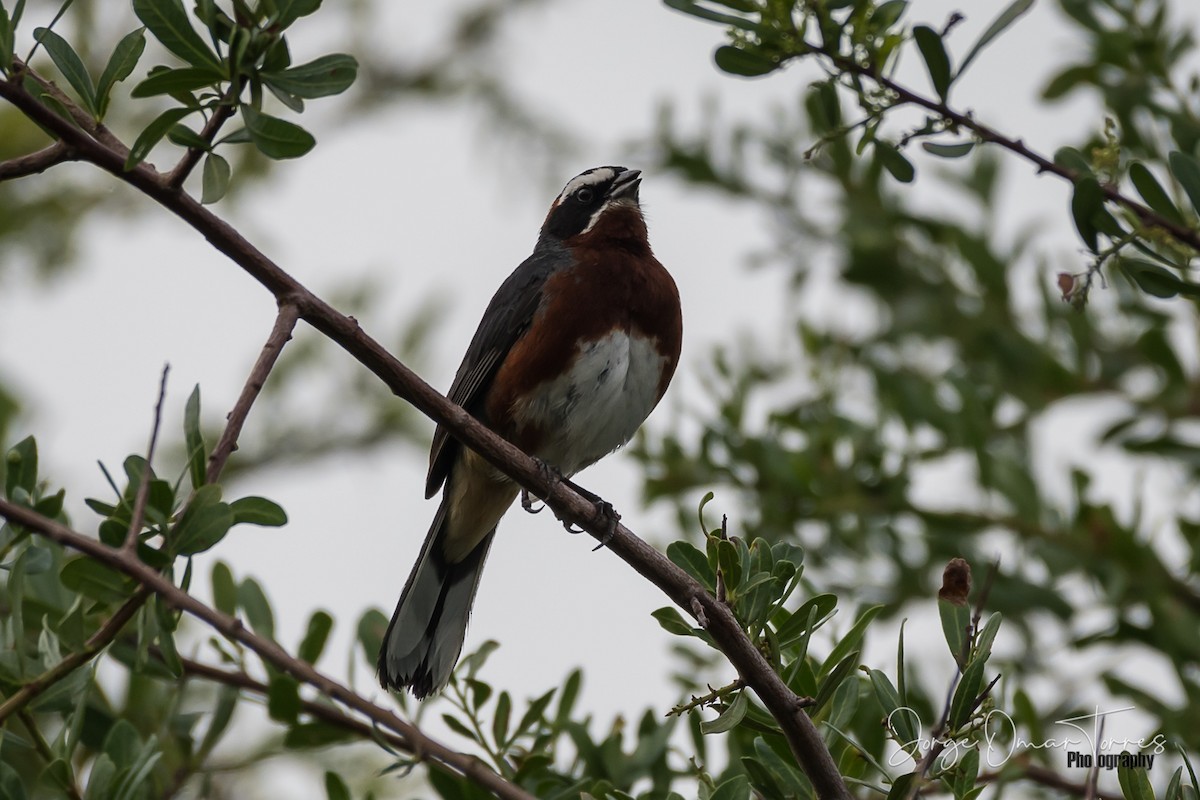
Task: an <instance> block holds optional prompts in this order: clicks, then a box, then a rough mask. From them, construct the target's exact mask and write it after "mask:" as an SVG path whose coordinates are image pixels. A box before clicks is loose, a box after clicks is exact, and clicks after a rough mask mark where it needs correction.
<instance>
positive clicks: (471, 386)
mask: <svg viewBox="0 0 1200 800" xmlns="http://www.w3.org/2000/svg"><path fill="white" fill-rule="evenodd" d="M640 186H641V171H640V170H636V169H626V168H625V167H618V166H603V167H595V168H593V169H589V170H587V171H585V172H583V173H581V174H579V175H577V176H575V177H574V178H572V179H571V180H570V181H568V182H567V184H566V186H565V187H564V188H563V190H562V192H561V193H559V195H558V197H557V198H555V200H554V202H553V204H552V205H551V206H550V211H549V212H548V213H547V215H546V218H545V221H544V222H543V223H542V227H541V231H540V233H539V235H538V239H537V243H536V245H535V246H534V249H533V253H532V255H530V256H529V257H528V258H527V259H525V260H524V261H523V262H522V263H521V264H520V266H518V267H517V268H516V270H514V271H513V273H512V274H511V275H509V276H508V278H507V279H506V280H505V281H504V282H503V283H502V284H501V285H500V288H499V289H498V290H497V291H496V293H495V295H494V296H493V297H492V299H491V302H490V303H488V306H487V309H486V310H485V311H484V314H483V317H482V319H481V320H480V322H479V326H478V328H477V329H476V331H475V335H474V336H473V337H472V339H471V343H470V345H469V346H468V347H467V352H466V354H465V355H464V357H463V360H462V364H461V365H460V366H459V368H458V371H457V372H456V373H455V376H454V380H453V382H452V383H451V385H450V390H449V392H448V393H447V397H448V398H449V399H450V400H451V401H452V402H454V403H457V404H458V405H460V406H462V407H463V408H464V409H466V411H467V412H468V413H470V414H471V415H472V416H474V417H475V418H476V419H478V420H479V421H480V422H481V423H483V424H484V425H486V426H487V427H489V428H490V429H491V430H493V431H494V432H495V433H497V434H499V435H500V436H502V437H503V438H505V439H507V440H508V441H509V442H511V443H512V444H514V445H516V446H517V447H518V448H520V449H521V450H523V451H524V452H526V453H528V454H529V455H531V456H533V457H535V458H537V459H539V460H540V462H541V464H542V465H544V466H545V467H547V468H548V469H549V470H551V472H552V474H555V475H556V476H558V477H561V478H563V479H569V478H571V477H572V476H573V475H575V474H576V473H578V472H579V471H580V470H582V469H584V468H585V467H588V466H590V465H591V464H593V463H595V462H596V461H598V460H600V459H601V458H603V457H604V456H606V455H608V454H609V453H611V452H613V451H614V450H616V449H618V448H619V447H621V446H622V445H624V444H626V443H627V442H628V441H629V440H630V439H631V438H632V437H633V435H634V433H635V432H636V431H637V429H638V428H639V427H640V426H641V424H642V423H643V422H644V421H645V419H646V417H647V416H649V414H650V412H651V411H652V410H653V409H654V407H655V406H656V405H658V402H659V400H661V399H662V397H663V394H664V393H665V392H666V390H667V386H668V384H669V383H670V381H671V377H672V376H673V375H674V373H675V367H676V365H677V364H678V363H679V353H680V347H681V343H682V338H683V315H682V309H681V307H680V302H679V291H678V288H677V287H676V285H675V281H674V279H673V278H672V277H671V275H670V273H669V272H667V270H666V269H665V268H664V267H663V266H662V264H661V263H659V261H658V259H656V258H655V256H654V253H653V252H652V251H651V249H650V241H649V237H648V233H647V229H646V221H645V218H644V216H643V213H642V208H641V203H640V199H639V188H640ZM439 489H440V490H441V492H442V497H441V503H440V505H439V506H438V510H437V513H436V514H435V515H434V517H433V522H432V524H431V525H430V527H429V533H428V535H427V536H426V538H425V542H424V544H423V545H422V546H421V552H420V555H419V556H418V558H417V561H416V564H415V565H414V566H413V568H412V572H411V574H410V575H409V577H408V581H407V583H406V584H405V586H404V590H403V592H402V593H401V595H400V600H399V602H398V603H397V604H396V610H395V613H394V614H393V615H392V619H391V622H390V623H389V625H388V628H387V633H386V634H385V636H384V639H383V643H382V646H381V647H380V652H379V664H378V675H379V681H380V684H381V685H382V686H383V688H384V689H388V690H390V689H396V690H403V689H407V690H408V691H410V692H411V693H412V694H413V696H415V697H416V698H418V699H423V698H425V697H428V696H429V695H431V694H435V693H437V692H439V691H441V690H442V689H443V688H445V686H446V685H447V684H448V683H449V681H450V677H451V674H452V673H453V671H454V666H455V664H456V663H457V661H458V657H459V654H460V653H461V652H462V646H463V641H464V640H465V638H466V630H467V622H468V618H469V616H470V613H471V606H472V604H473V603H474V600H475V593H476V590H477V589H478V588H479V578H480V575H481V574H482V571H483V565H484V562H485V561H486V559H487V555H488V550H489V549H490V548H491V546H492V539H493V538H494V536H495V534H496V527H497V525H498V523H499V522H500V518H501V517H502V516H503V515H504V513H505V512H506V511H507V510H508V509H509V507H510V506H511V505H512V503H513V500H515V499H516V497H517V495H518V494H519V493H520V486H519V485H518V484H517V483H515V482H514V481H513V480H512V479H510V478H508V477H507V476H505V475H504V474H503V473H502V472H500V471H499V470H498V469H496V468H495V467H494V466H492V465H491V464H489V463H488V462H487V461H486V460H484V458H483V457H482V456H480V455H479V454H477V453H475V452H474V451H473V450H471V449H470V448H468V447H465V446H464V445H462V444H461V443H459V442H458V441H457V440H456V439H455V438H454V437H453V436H452V435H451V434H450V432H449V431H448V430H447V429H446V428H445V427H443V426H440V425H439V426H438V428H437V429H436V431H435V432H434V435H433V442H432V445H431V447H430V453H429V472H428V475H427V477H426V482H425V496H426V498H430V497H432V496H433V495H434V494H436V493H437V492H438V490H439ZM590 499H592V500H594V501H597V500H598V498H596V497H595V496H591V497H590ZM527 510H528V507H527ZM609 510H610V511H611V507H609ZM614 524H615V523H614Z"/></svg>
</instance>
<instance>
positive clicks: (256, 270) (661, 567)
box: [0, 81, 851, 800]
mask: <svg viewBox="0 0 1200 800" xmlns="http://www.w3.org/2000/svg"><path fill="white" fill-rule="evenodd" d="M0 97H4V98H5V99H6V100H8V101H9V102H11V103H12V104H13V105H15V106H16V107H17V108H19V109H20V110H21V111H22V112H24V113H25V114H26V115H27V116H29V117H30V118H31V119H33V120H34V121H35V122H37V123H38V124H39V125H42V126H43V127H45V128H46V129H47V130H50V131H53V132H54V134H55V135H57V136H59V137H60V138H62V139H63V140H65V141H66V142H67V143H68V144H69V145H71V146H72V147H75V148H77V150H78V152H79V154H80V157H81V158H82V159H84V160H86V161H89V162H91V163H93V164H95V165H96V166H98V167H100V168H101V169H103V170H105V171H107V172H109V173H111V174H112V175H114V176H115V177H117V178H118V179H120V180H122V181H125V182H126V183H128V184H130V185H131V186H133V187H135V188H137V189H139V190H141V191H142V192H143V193H145V194H146V195H147V196H148V197H150V198H152V199H153V200H155V201H156V202H158V203H160V204H161V205H163V206H164V207H165V208H167V209H168V210H169V211H171V212H172V213H174V214H175V215H177V216H178V217H180V218H181V219H183V220H184V221H185V222H187V223H188V224H189V225H191V226H192V227H193V228H195V229H196V230H197V231H198V232H200V233H201V234H202V235H203V236H204V237H205V238H206V239H208V241H209V242H210V243H211V244H212V245H213V247H215V248H216V249H217V250H218V251H220V252H222V253H224V254H225V255H227V256H228V257H229V258H230V259H231V260H232V261H233V262H234V263H236V264H237V265H238V266H239V267H241V268H242V269H243V270H244V271H245V272H246V273H248V274H249V275H250V276H251V277H253V278H254V279H255V280H257V281H258V282H259V283H261V284H262V285H263V286H264V287H266V288H267V290H268V291H270V292H271V293H272V294H274V295H275V297H276V298H289V299H290V300H291V301H292V302H295V304H296V305H297V307H298V308H299V310H300V316H301V317H302V318H303V319H304V320H305V321H306V322H308V323H309V324H310V325H312V326H313V327H315V328H316V329H317V330H319V331H320V332H321V333H323V334H325V335H326V336H327V337H328V338H329V339H331V340H332V341H333V342H335V343H336V344H338V345H339V346H340V347H342V349H344V350H345V351H346V352H347V353H349V354H350V355H351V356H353V357H354V358H355V359H356V360H358V362H359V363H361V364H362V365H363V366H365V367H366V368H367V369H369V370H371V371H372V372H373V373H374V374H375V375H376V376H377V377H378V378H379V379H380V380H382V381H383V382H384V384H385V385H387V386H388V387H389V388H390V389H391V390H392V391H393V392H394V393H395V394H396V395H397V396H399V397H402V398H403V399H405V400H407V401H408V402H409V403H411V404H412V405H413V406H415V407H416V408H417V409H418V410H419V411H421V412H422V413H423V414H425V415H426V416H427V417H429V418H430V419H432V420H433V421H435V422H437V423H439V424H441V425H444V426H446V428H447V429H448V430H450V431H451V432H452V433H453V434H454V436H455V437H456V438H457V439H458V440H459V441H461V442H463V443H464V444H466V445H467V446H468V447H470V448H471V449H473V450H475V451H476V452H478V453H479V454H480V455H482V456H483V457H484V458H485V459H486V460H487V461H488V462H489V463H491V464H492V465H494V466H496V467H497V468H498V469H500V470H501V471H502V472H504V473H505V474H506V475H508V476H509V477H511V478H513V479H514V480H515V481H516V482H517V483H518V484H519V485H520V486H522V487H524V488H526V489H529V490H530V491H532V492H533V493H534V494H535V495H536V496H538V497H542V498H544V499H545V501H546V503H547V505H549V506H550V507H551V508H552V509H553V510H554V512H555V514H556V515H557V516H558V517H559V518H561V519H563V520H565V521H570V522H573V523H575V524H576V525H579V526H580V527H583V528H584V529H585V530H587V531H588V532H589V533H590V534H592V536H594V537H595V538H596V539H597V540H600V541H605V542H606V543H607V547H608V550H609V552H611V553H613V554H615V555H616V556H617V557H619V558H621V559H622V560H623V561H625V562H626V563H627V564H629V565H630V566H631V567H633V569H634V570H636V571H637V572H638V573H639V574H641V575H642V576H643V577H644V578H646V579H647V580H649V581H650V582H651V583H653V584H654V585H655V586H657V587H658V588H659V589H661V590H662V591H663V592H664V593H665V594H666V595H667V596H668V597H670V598H671V600H672V601H673V602H674V603H675V604H676V605H678V606H679V607H680V608H683V609H684V610H686V611H687V612H688V613H690V614H692V615H693V616H694V617H695V618H696V619H697V621H699V622H700V624H701V625H703V626H704V627H705V628H706V629H707V630H708V632H709V634H710V635H711V636H712V637H713V640H714V641H715V642H716V643H717V645H718V647H720V649H721V650H722V652H724V653H725V656H726V658H727V659H729V661H730V663H731V664H733V666H734V667H735V668H736V669H737V671H738V674H739V675H740V676H741V677H742V679H743V680H745V681H746V684H747V686H749V687H751V688H752V689H753V690H754V692H755V694H756V695H758V697H759V699H760V700H761V701H762V702H763V705H764V706H765V707H766V708H767V710H768V711H769V712H770V713H771V715H772V716H773V717H774V718H775V719H776V721H778V722H779V725H780V728H781V730H782V731H783V735H784V737H785V739H786V740H787V742H788V744H789V746H790V748H791V750H792V752H793V753H794V754H795V756H796V759H797V762H798V763H799V764H800V766H801V768H802V769H803V770H804V772H805V774H806V775H807V776H808V778H809V780H810V781H811V782H812V784H813V787H814V789H815V790H816V793H817V796H818V797H821V798H827V799H828V800H849V798H850V797H851V795H850V792H849V789H847V787H846V783H845V781H844V780H843V779H842V776H841V773H840V772H839V770H838V767H837V764H836V763H835V762H834V760H833V756H832V755H831V754H830V752H829V748H828V747H827V746H826V744H825V741H824V739H823V738H822V737H821V734H820V732H819V731H818V730H817V728H816V725H814V724H813V722H812V720H811V719H810V718H809V717H808V715H807V714H806V713H805V712H804V708H803V702H804V701H803V700H802V698H800V697H798V696H797V695H796V694H795V692H793V691H792V690H791V689H790V688H789V687H788V686H787V684H785V683H784V682H783V680H782V678H780V676H779V675H778V674H776V672H775V671H774V669H772V667H771V665H770V664H769V663H768V662H767V660H766V659H765V658H764V657H763V654H762V653H761V652H760V651H759V650H758V648H757V647H755V645H754V643H753V642H752V641H751V640H750V638H749V637H748V636H747V635H746V633H745V631H744V630H743V629H742V627H741V624H740V623H739V622H738V621H737V619H736V618H735V617H734V615H733V613H732V612H731V611H730V610H729V608H728V607H727V606H725V605H724V604H722V603H719V602H717V600H716V598H714V597H713V596H712V595H710V594H709V593H708V592H707V591H706V590H705V589H704V587H702V586H701V585H700V584H699V583H697V582H696V581H695V580H693V579H692V578H691V577H690V576H688V574H687V573H686V572H684V571H683V570H681V569H680V568H679V567H677V566H675V565H674V564H673V563H671V561H669V560H668V559H667V558H666V557H665V556H664V555H663V554H662V553H660V552H659V551H658V550H656V549H654V548H653V547H651V546H650V545H648V544H647V543H646V542H644V541H642V540H641V539H639V538H638V537H637V536H635V535H634V534H633V533H632V532H631V531H630V530H629V529H628V528H626V527H625V526H624V525H621V524H619V523H618V524H617V525H616V526H613V525H612V523H611V518H610V517H609V516H607V515H605V514H604V513H603V512H602V511H601V510H600V509H598V508H597V506H596V504H594V503H592V502H589V501H588V500H586V499H585V498H584V497H582V496H580V495H579V494H578V493H576V492H575V491H573V490H572V489H571V488H570V487H568V486H566V485H565V482H564V481H555V480H551V479H550V478H549V477H548V476H547V475H546V471H545V470H544V469H542V468H541V467H540V465H539V464H538V462H537V461H535V460H534V459H532V458H531V457H530V456H528V455H526V454H525V453H523V452H521V451H520V450H518V449H517V448H516V447H514V446H513V445H512V444H510V443H509V442H507V441H506V440H504V439H502V438H500V437H499V436H497V435H496V434H495V433H493V432H492V431H491V430H489V429H488V428H486V427H484V426H483V425H482V424H481V423H480V422H479V421H478V420H476V419H475V418H474V417H473V416H471V415H470V414H469V413H468V412H467V411H465V410H464V409H463V408H461V407H460V406H457V405H454V404H453V403H451V402H450V401H449V400H447V399H446V398H445V397H444V396H443V395H442V394H441V393H440V392H438V391H437V390H435V389H434V388H433V387H431V386H430V385H429V384H427V383H426V382H425V381H423V380H422V379H421V378H420V377H419V376H417V375H416V373H414V372H413V371H412V370H410V369H409V368H408V367H407V366H405V365H404V364H403V363H401V362H400V361H398V360H397V359H396V358H395V357H394V356H392V354H391V353H390V352H388V350H387V349H386V348H385V347H384V346H383V345H381V344H380V343H379V342H378V341H376V340H375V339H373V338H371V337H370V336H368V335H367V334H366V333H365V332H363V330H362V329H361V328H360V327H359V325H358V322H357V321H356V320H355V319H353V318H352V317H347V316H345V315H344V314H341V313H340V312H338V311H337V310H336V309H334V308H333V307H332V306H330V305H329V304H328V303H326V302H325V301H324V300H322V299H321V298H319V297H317V296H316V295H314V294H313V293H312V292H310V291H309V290H308V289H307V288H305V287H304V286H303V285H302V284H300V283H299V282H298V281H296V280H295V279H294V278H293V277H292V276H291V275H289V274H288V273H286V272H284V271H283V270H282V269H281V268H280V267H279V266H278V265H277V264H275V263H274V262H273V261H272V260H271V259H269V258H268V257H267V256H266V255H264V254H263V253H262V252H261V251H260V250H258V249H257V248H256V247H254V245H252V244H251V243H250V242H249V241H247V240H246V239H245V238H244V237H243V236H242V235H241V234H240V233H238V232H237V231H236V230H235V229H234V228H233V227H231V226H230V225H229V224H228V223H226V222H225V221H223V220H221V219H220V218H218V217H217V216H216V215H214V214H213V213H212V212H211V211H209V210H208V209H207V208H206V207H204V206H203V205H201V204H200V203H199V202H197V201H196V200H195V199H194V198H192V197H190V196H189V195H187V194H186V193H184V192H182V191H180V190H179V189H177V188H173V187H171V186H170V185H169V184H168V183H167V181H166V177H165V176H164V175H163V174H161V173H159V172H157V171H156V170H154V169H153V168H151V167H150V166H149V165H147V164H145V163H143V164H139V165H138V166H136V167H134V168H133V169H132V170H129V171H126V170H125V169H124V160H125V157H124V154H123V153H124V152H125V148H124V146H123V145H122V146H121V147H120V148H119V149H114V148H110V147H107V146H105V144H103V143H102V142H100V141H98V140H97V139H95V138H93V137H92V136H90V135H88V134H87V133H86V132H84V131H83V130H80V129H79V128H76V127H75V126H73V125H71V124H70V123H69V122H67V121H65V120H63V119H62V118H61V117H59V116H58V115H57V114H55V113H54V112H52V111H50V110H49V109H47V108H46V107H44V106H43V105H41V104H40V103H38V102H37V101H36V100H35V99H34V98H32V97H31V96H30V95H29V94H28V93H27V92H26V91H25V90H24V89H23V88H22V87H21V86H20V85H18V84H15V83H14V82H12V81H7V82H3V81H0ZM68 102H69V101H68ZM0 507H7V508H9V509H15V507H13V506H11V505H8V504H4V506H0ZM16 510H17V511H21V512H22V513H28V512H27V511H25V510H22V509H16ZM35 516H36V515H35ZM59 527H60V528H61V526H59ZM64 533H67V534H71V533H72V532H70V531H68V530H66V529H61V530H58V534H59V535H62V534H64ZM72 535H73V536H76V537H77V536H78V535H77V534H72ZM606 537H608V538H606ZM72 541H73V542H75V543H74V544H72V545H71V546H73V547H74V546H75V545H76V544H79V543H80V542H78V541H76V540H75V539H72ZM83 541H86V542H88V543H89V546H98V547H99V548H100V549H93V552H94V553H96V554H97V555H95V556H94V557H98V558H102V559H103V558H104V557H105V555H106V554H104V553H103V551H104V550H105V549H106V548H103V545H98V543H96V542H94V541H92V540H88V539H84V540H83ZM89 554H91V553H89ZM130 566H131V567H132V566H134V565H130ZM136 566H137V568H138V570H139V571H138V573H137V574H136V575H134V576H135V577H137V578H138V579H139V580H142V579H143V577H144V578H145V580H147V581H148V580H151V576H153V580H154V581H155V583H154V584H152V585H153V586H155V587H156V588H155V591H158V588H157V587H158V586H163V588H164V590H167V589H166V587H170V589H172V590H173V589H174V586H173V585H171V584H170V583H167V582H165V581H162V578H161V576H159V575H158V574H157V573H154V572H153V571H152V570H149V568H147V567H145V566H144V565H140V564H139V565H136ZM119 568H122V569H123V567H119ZM127 574H134V573H127ZM176 591H177V590H176ZM183 597H186V598H187V599H188V601H190V602H191V603H195V602H196V601H195V600H194V599H192V598H190V597H188V596H187V595H183ZM200 607H201V608H204V607H203V606H200ZM184 608H185V610H189V611H191V610H192V609H191V608H189V607H187V606H184ZM208 611H211V609H208ZM202 618H204V619H205V621H208V622H209V623H210V624H212V625H213V626H214V627H217V629H218V630H222V631H223V632H225V631H226V628H225V627H222V625H225V624H226V623H225V622H224V620H221V619H219V618H216V619H209V618H208V617H202ZM230 619H232V618H225V620H230ZM229 633H230V634H231V635H232V634H234V633H242V634H243V635H244V634H245V632H244V631H240V626H239V629H238V630H230V631H229ZM239 641H240V639H239ZM267 646H269V647H270V648H274V649H273V650H271V651H270V652H271V656H272V658H277V659H280V660H281V661H282V662H283V663H288V659H289V658H290V657H289V656H288V655H287V653H286V652H285V651H283V650H282V649H280V648H279V647H278V645H275V644H274V643H273V642H272V643H267ZM277 666H278V664H277ZM281 668H282V667H281ZM306 675H307V677H305V678H303V680H306V681H309V680H310V679H311V680H316V681H319V683H314V685H316V686H317V687H318V688H319V689H325V688H329V689H330V691H334V690H339V689H340V690H341V696H339V697H338V699H339V700H342V701H343V702H347V704H352V703H353V702H354V701H358V702H363V703H365V702H366V701H363V700H362V699H361V698H359V697H358V696H357V695H354V694H353V693H349V692H348V690H345V689H342V687H340V686H338V685H337V684H333V683H332V681H329V679H328V678H324V677H323V676H319V675H318V674H317V673H315V672H310V673H306ZM347 695H348V696H347ZM343 697H344V698H345V699H344V700H343ZM367 705H368V707H369V708H370V709H373V710H375V711H379V709H378V708H377V707H375V706H370V704H367ZM360 710H361V709H360ZM364 713H365V712H364ZM389 716H391V715H389ZM392 718H393V719H394V717H392ZM396 721H397V722H399V721H398V720H396ZM401 724H402V723H401Z"/></svg>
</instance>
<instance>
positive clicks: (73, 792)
mask: <svg viewBox="0 0 1200 800" xmlns="http://www.w3.org/2000/svg"><path fill="white" fill-rule="evenodd" d="M17 717H18V718H20V720H21V724H23V725H24V726H25V730H26V732H27V733H28V734H29V738H30V739H31V740H32V741H33V749H34V750H37V751H38V755H40V756H41V757H42V759H43V760H44V761H45V762H46V763H47V764H52V763H53V762H54V761H55V760H56V759H57V758H58V757H57V756H56V755H54V751H53V750H51V749H50V744H49V743H48V742H47V741H46V738H45V737H44V736H42V732H41V731H40V730H39V729H38V724H37V720H36V719H34V718H33V715H32V714H30V713H29V712H28V711H27V710H25V709H21V710H20V711H19V712H18V713H17ZM68 769H69V767H68ZM66 790H67V795H68V796H69V797H70V798H71V800H83V795H82V794H81V793H80V791H79V787H78V786H76V785H75V780H74V778H72V780H71V781H70V782H69V783H68V784H67V786H66Z"/></svg>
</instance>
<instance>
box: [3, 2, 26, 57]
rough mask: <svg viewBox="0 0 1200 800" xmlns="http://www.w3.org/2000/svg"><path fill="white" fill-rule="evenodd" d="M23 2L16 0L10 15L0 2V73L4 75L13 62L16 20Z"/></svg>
mask: <svg viewBox="0 0 1200 800" xmlns="http://www.w3.org/2000/svg"><path fill="white" fill-rule="evenodd" d="M23 2H24V0H17V11H16V13H14V14H13V16H12V17H9V16H8V10H7V9H5V8H4V4H3V3H0V73H3V74H5V75H8V74H9V70H10V68H11V67H12V63H13V47H14V46H15V44H16V27H17V20H18V18H19V16H20V9H21V5H22V3H23Z"/></svg>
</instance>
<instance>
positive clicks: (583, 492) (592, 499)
mask: <svg viewBox="0 0 1200 800" xmlns="http://www.w3.org/2000/svg"><path fill="white" fill-rule="evenodd" d="M566 484H567V486H570V487H571V490H572V491H574V492H575V493H576V494H578V495H580V496H581V497H583V498H584V499H585V500H587V501H588V502H589V503H591V504H592V505H594V506H595V507H596V513H597V514H599V515H600V516H601V517H603V519H604V533H603V535H601V537H600V544H598V545H596V547H595V550H599V549H600V548H601V547H604V545H606V544H608V543H609V541H610V540H611V539H612V537H613V536H614V535H615V534H616V532H617V523H618V522H620V521H621V515H620V514H618V513H617V510H616V509H615V508H613V505H612V503H610V502H608V501H607V500H605V499H604V498H603V497H601V496H600V495H598V494H595V493H594V492H589V491H588V490H587V489H584V488H583V487H582V486H579V485H578V484H576V483H574V482H572V481H566ZM563 527H565V528H566V529H567V532H568V533H583V529H582V528H576V527H575V526H573V525H572V524H571V523H570V522H564V523H563Z"/></svg>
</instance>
